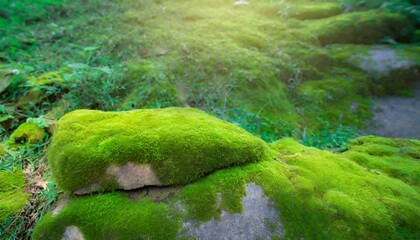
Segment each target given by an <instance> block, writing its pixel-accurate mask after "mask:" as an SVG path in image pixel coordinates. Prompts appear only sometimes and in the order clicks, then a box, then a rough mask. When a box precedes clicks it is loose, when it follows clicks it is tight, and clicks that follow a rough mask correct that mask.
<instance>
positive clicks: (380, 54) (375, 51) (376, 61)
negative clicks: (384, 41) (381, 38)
mask: <svg viewBox="0 0 420 240" xmlns="http://www.w3.org/2000/svg"><path fill="white" fill-rule="evenodd" d="M415 64H416V63H415V62H413V61H409V60H406V59H400V58H398V56H397V53H396V51H395V50H394V49H390V48H386V47H380V46H377V47H376V48H372V49H371V50H369V56H367V57H364V58H363V60H362V62H361V65H360V67H361V69H363V70H364V71H366V72H368V73H372V74H376V75H381V76H385V75H388V74H389V73H390V72H391V71H393V70H397V69H408V68H410V67H412V66H414V65H415Z"/></svg>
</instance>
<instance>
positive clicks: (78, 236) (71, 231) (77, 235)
mask: <svg viewBox="0 0 420 240" xmlns="http://www.w3.org/2000/svg"><path fill="white" fill-rule="evenodd" d="M84 239H85V238H84V237H83V234H82V233H81V232H80V231H79V229H78V228H77V227H76V226H70V227H67V228H66V231H65V232H64V235H63V238H62V239H61V240H84Z"/></svg>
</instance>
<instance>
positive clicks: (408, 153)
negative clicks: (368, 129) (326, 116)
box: [344, 136, 420, 192]
mask: <svg viewBox="0 0 420 240" xmlns="http://www.w3.org/2000/svg"><path fill="white" fill-rule="evenodd" d="M349 148H350V150H349V151H347V152H345V153H344V155H345V156H346V157H348V158H349V159H351V160H353V161H355V162H357V163H358V164H360V165H362V166H365V167H366V168H368V169H370V170H372V171H379V172H382V173H385V174H387V175H389V176H391V177H394V178H398V179H401V180H402V181H404V182H406V183H407V184H410V185H412V186H414V187H415V188H416V189H417V191H419V192H420V164H419V161H420V141H419V140H415V139H389V138H382V137H376V136H366V137H361V138H357V139H354V140H352V141H351V142H350V143H349Z"/></svg>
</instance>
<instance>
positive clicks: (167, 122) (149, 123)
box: [48, 108, 268, 193]
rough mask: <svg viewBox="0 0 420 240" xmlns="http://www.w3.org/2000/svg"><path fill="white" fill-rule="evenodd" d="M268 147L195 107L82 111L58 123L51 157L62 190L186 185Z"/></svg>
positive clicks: (257, 158)
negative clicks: (130, 176) (125, 110)
mask: <svg viewBox="0 0 420 240" xmlns="http://www.w3.org/2000/svg"><path fill="white" fill-rule="evenodd" d="M267 150H268V146H267V145H266V143H265V142H264V141H262V140H261V139H259V138H257V137H254V136H253V135H251V134H250V133H248V132H246V131H245V130H243V129H241V128H240V127H238V126H236V125H233V124H230V123H227V122H225V121H222V120H219V119H217V118H214V117H212V116H210V115H208V114H206V113H204V112H202V111H199V110H196V109H188V108H166V109H145V110H134V111H127V112H101V111H92V110H77V111H74V112H71V113H68V114H66V115H65V116H64V117H63V118H62V119H61V120H60V121H59V123H58V126H57V130H56V133H55V135H54V137H53V139H52V143H51V145H50V148H49V150H48V160H49V164H50V167H51V171H52V173H53V176H54V179H55V180H56V181H57V184H58V186H59V187H60V188H62V189H63V190H65V191H67V192H76V193H87V192H91V191H101V190H113V189H118V188H123V189H133V188H139V187H142V186H146V185H173V184H185V183H189V182H192V181H195V180H197V179H199V178H201V177H203V176H205V175H207V174H209V173H211V172H213V171H215V170H217V169H221V168H225V167H229V166H233V165H239V164H244V163H249V162H255V161H261V160H264V159H265V158H266V156H267ZM124 171H125V172H126V174H123V172H124ZM130 174H132V176H133V178H130V179H127V178H126V177H129V176H127V175H130ZM127 181H128V182H130V181H131V182H133V181H134V182H136V183H134V184H131V185H130V183H127Z"/></svg>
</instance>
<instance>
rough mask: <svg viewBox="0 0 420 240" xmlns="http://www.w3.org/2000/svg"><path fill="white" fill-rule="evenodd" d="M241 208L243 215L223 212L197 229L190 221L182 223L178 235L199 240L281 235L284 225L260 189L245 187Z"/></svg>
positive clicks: (270, 237) (249, 184) (246, 239)
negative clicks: (218, 217) (217, 218)
mask: <svg viewBox="0 0 420 240" xmlns="http://www.w3.org/2000/svg"><path fill="white" fill-rule="evenodd" d="M218 198H219V199H220V195H218ZM219 202H220V200H219ZM242 204H243V207H244V211H243V212H242V213H235V214H230V213H227V212H224V211H222V214H221V216H220V217H221V219H220V220H216V219H212V220H210V221H208V222H205V223H202V224H201V225H199V226H197V224H196V222H193V221H187V222H184V225H183V228H182V230H181V231H180V234H185V235H186V236H187V237H192V238H197V239H202V240H207V239H208V240H218V239H220V240H221V239H226V240H227V239H229V240H233V239H238V240H239V239H241V240H242V239H244V240H251V239H252V240H254V239H272V238H273V237H282V236H283V235H284V234H283V225H282V223H281V221H280V220H279V219H278V216H279V212H278V210H277V209H276V208H274V206H273V203H272V202H271V201H270V199H269V198H268V197H266V196H264V191H263V189H262V188H261V187H260V186H258V185H256V184H255V183H248V184H246V196H245V197H244V198H242Z"/></svg>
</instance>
